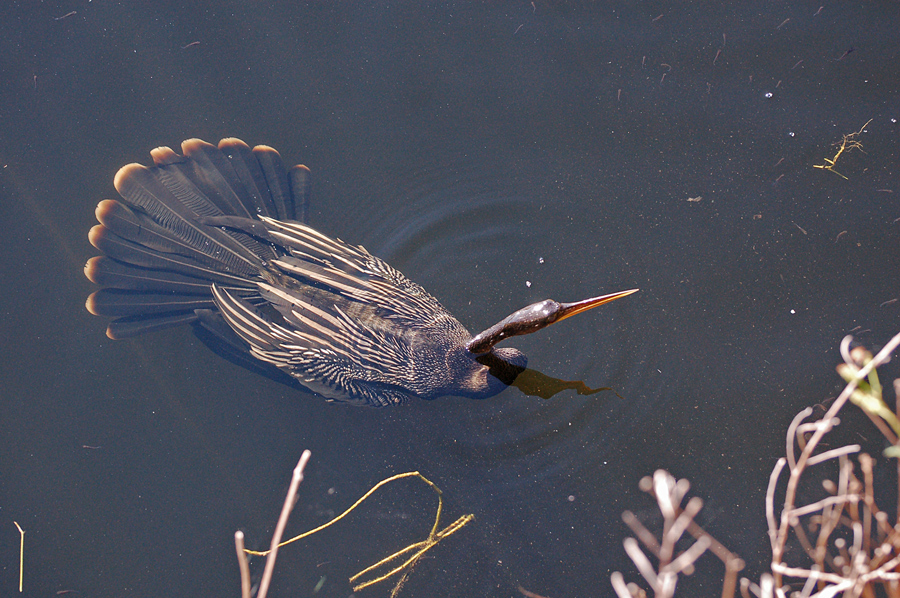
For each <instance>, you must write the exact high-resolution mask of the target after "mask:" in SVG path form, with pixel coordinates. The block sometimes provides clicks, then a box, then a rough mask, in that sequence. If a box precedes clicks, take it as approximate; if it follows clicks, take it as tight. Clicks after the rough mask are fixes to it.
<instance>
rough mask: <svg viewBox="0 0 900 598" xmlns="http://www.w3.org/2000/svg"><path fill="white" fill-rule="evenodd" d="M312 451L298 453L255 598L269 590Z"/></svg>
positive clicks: (261, 597) (259, 597) (262, 595)
mask: <svg viewBox="0 0 900 598" xmlns="http://www.w3.org/2000/svg"><path fill="white" fill-rule="evenodd" d="M311 454H312V453H310V452H309V450H308V449H307V450H305V451H303V454H302V455H300V461H298V462H297V467H295V468H294V474H293V476H291V485H290V488H288V493H287V496H286V497H285V499H284V506H283V507H282V508H281V515H280V516H279V517H278V524H277V525H276V526H275V534H274V535H273V536H272V547H271V548H270V549H269V556H268V558H266V568H265V569H264V570H263V576H262V581H260V583H259V592H258V593H257V598H266V594H267V593H268V592H269V584H270V583H271V581H272V572H273V571H274V570H275V557H276V555H277V554H278V543H279V542H281V536H282V535H283V534H284V528H285V526H287V520H288V517H290V515H291V510H292V509H293V508H294V500H295V499H296V498H297V488H298V487H299V486H300V482H302V481H303V469H304V468H305V467H306V462H307V461H309V457H310V455H311Z"/></svg>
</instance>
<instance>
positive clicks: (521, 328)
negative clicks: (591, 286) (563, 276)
mask: <svg viewBox="0 0 900 598" xmlns="http://www.w3.org/2000/svg"><path fill="white" fill-rule="evenodd" d="M636 292H638V289H629V290H627V291H619V292H618V293H611V294H609V295H601V296H600V297H593V298H591V299H585V300H584V301H576V302H575V303H558V302H556V301H554V300H553V299H545V300H543V301H538V302H537V303H532V304H531V305H529V306H528V307H523V308H522V309H520V310H518V311H516V312H513V313H512V314H510V315H508V316H506V317H505V318H503V319H502V320H500V321H499V322H497V323H496V324H494V325H493V326H491V327H490V328H488V329H487V330H484V331H483V332H479V333H478V334H476V335H475V336H473V337H472V338H471V339H470V340H469V342H467V343H466V349H467V350H468V351H469V352H470V353H474V354H475V355H488V354H490V353H491V348H492V347H493V346H494V345H496V344H497V343H499V342H500V341H502V340H503V339H505V338H509V337H510V336H518V335H520V334H530V333H532V332H536V331H538V330H540V329H541V328H546V327H547V326H549V325H550V324H553V323H554V322H559V321H561V320H565V319H566V318H569V317H571V316H574V315H575V314H580V313H582V312H585V311H587V310H589V309H593V308H595V307H598V306H600V305H603V304H604V303H609V302H610V301H615V300H616V299H621V298H622V297H627V296H628V295H631V294H632V293H636Z"/></svg>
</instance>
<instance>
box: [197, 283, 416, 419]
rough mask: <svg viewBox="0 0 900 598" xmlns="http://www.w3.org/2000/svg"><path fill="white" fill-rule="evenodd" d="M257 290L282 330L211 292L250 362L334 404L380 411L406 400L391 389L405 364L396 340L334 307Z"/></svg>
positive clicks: (243, 303)
mask: <svg viewBox="0 0 900 598" xmlns="http://www.w3.org/2000/svg"><path fill="white" fill-rule="evenodd" d="M259 288H260V294H262V296H263V297H264V298H265V299H266V300H268V301H269V302H271V303H272V304H273V305H276V306H279V311H280V312H281V315H282V316H283V317H284V318H285V321H286V324H287V325H286V326H282V325H281V324H279V323H276V322H273V321H271V320H269V319H268V318H266V317H265V316H263V315H262V314H261V313H260V312H259V311H258V310H257V309H256V308H255V307H254V306H253V305H251V304H250V303H248V302H247V301H245V300H243V299H241V298H239V297H237V296H235V295H233V294H231V293H229V292H228V291H227V290H225V289H223V288H221V287H219V286H218V285H213V287H212V292H213V299H214V300H215V302H216V306H217V307H218V308H219V310H220V311H221V313H222V315H223V317H224V318H225V320H226V322H228V325H229V326H231V328H232V329H233V330H234V331H235V332H236V333H237V334H238V336H240V337H241V338H242V339H243V340H244V341H245V342H247V343H248V344H249V345H250V353H251V354H252V355H253V356H254V357H256V358H257V359H259V360H261V361H263V362H266V363H269V364H272V365H274V366H276V367H278V368H280V369H281V370H282V371H285V372H288V373H289V374H291V375H292V376H293V377H294V378H296V379H297V380H298V381H299V382H300V383H301V384H303V385H304V386H306V387H307V388H309V389H310V390H311V391H313V392H316V393H318V394H320V395H322V396H324V397H327V398H329V399H333V400H336V401H341V402H347V403H356V404H367V405H372V406H376V407H381V406H386V405H392V404H397V403H402V402H406V401H407V400H409V398H410V395H409V394H408V393H407V392H405V391H404V390H403V389H401V388H400V387H398V386H396V385H394V384H392V383H391V382H392V381H397V380H398V379H402V378H403V374H404V372H406V371H407V369H408V368H407V366H408V363H409V359H410V356H409V354H408V348H407V347H405V346H404V345H403V344H401V343H399V342H398V341H397V339H396V338H395V337H393V336H391V335H388V334H384V333H381V332H379V331H378V330H373V329H371V328H369V327H367V326H365V324H363V323H361V322H359V321H358V320H356V319H354V318H351V317H349V316H348V315H347V314H346V313H344V312H343V311H342V310H341V309H340V307H338V306H337V305H332V306H323V305H316V304H314V302H312V301H306V300H305V299H304V297H303V296H301V295H297V294H291V293H288V292H286V291H285V290H283V289H280V288H277V287H274V286H271V285H268V284H265V283H260V284H259Z"/></svg>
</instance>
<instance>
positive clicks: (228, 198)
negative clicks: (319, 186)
mask: <svg viewBox="0 0 900 598" xmlns="http://www.w3.org/2000/svg"><path fill="white" fill-rule="evenodd" d="M182 151H183V153H184V155H183V156H181V155H178V154H176V153H175V152H173V151H172V150H171V149H169V148H157V149H156V150H153V152H151V156H152V157H153V160H154V163H155V164H154V166H152V167H149V168H147V167H144V166H140V165H138V164H130V165H128V166H125V167H124V168H122V169H121V170H120V171H119V173H118V174H117V175H116V179H115V186H116V189H117V190H118V191H119V194H120V195H121V196H122V201H115V200H105V201H102V202H100V204H99V205H98V206H97V211H96V213H97V219H98V221H99V222H100V224H99V225H97V226H95V227H94V228H93V229H91V232H90V235H89V238H90V241H91V243H92V244H93V245H94V246H95V247H96V248H97V249H99V250H100V252H101V253H103V254H104V255H103V256H99V257H95V258H92V259H91V260H89V261H88V263H87V266H86V267H85V273H86V275H87V277H88V278H89V279H90V280H91V281H93V282H95V283H97V284H99V285H101V286H102V287H103V288H102V289H101V290H99V291H97V292H95V293H94V294H92V295H91V296H90V297H89V298H88V301H87V308H88V310H89V311H90V312H91V313H94V314H97V315H105V316H112V317H115V318H116V319H115V320H114V321H113V322H111V323H110V325H109V328H108V330H107V335H108V336H109V337H110V338H126V337H129V336H134V335H137V334H141V333H144V332H148V331H151V330H158V329H162V328H167V327H170V326H175V325H181V324H192V325H193V326H194V328H195V331H196V332H197V333H198V336H200V338H201V339H203V340H204V341H205V342H206V343H207V344H209V345H210V346H212V347H213V348H215V349H216V350H217V351H218V352H220V353H221V354H223V355H224V356H226V357H228V358H230V359H232V360H233V361H236V362H238V363H240V364H241V365H244V366H245V367H248V368H250V369H253V370H256V371H258V372H260V373H262V374H265V375H268V376H270V377H273V378H275V379H279V380H281V381H282V382H287V383H291V384H293V385H295V386H296V385H298V384H299V385H301V386H303V387H305V388H307V389H309V390H311V391H313V392H315V393H317V394H319V395H322V396H324V397H326V398H327V399H330V400H336V401H341V402H348V403H356V404H363V405H372V406H383V405H390V404H396V403H401V402H404V401H406V400H409V399H411V398H413V397H418V398H423V399H433V398H437V397H439V396H444V395H458V396H467V397H471V398H486V397H489V396H492V395H494V394H497V393H498V392H500V391H501V390H503V389H504V388H506V386H507V385H509V384H511V383H512V381H513V380H514V379H515V377H516V375H518V373H519V372H521V371H522V370H523V369H524V367H525V361H526V360H525V356H524V355H523V354H522V353H520V352H519V351H517V350H516V349H510V348H496V347H494V346H493V345H494V344H495V343H496V342H499V341H500V340H502V339H503V338H505V337H507V336H512V335H515V334H524V333H527V332H531V331H533V330H536V329H538V328H541V327H543V326H546V325H548V324H550V323H552V322H553V321H557V320H558V319H562V318H563V317H568V315H571V314H572V313H578V312H580V311H583V310H584V309H589V308H590V307H593V306H594V305H593V304H592V305H590V306H587V307H584V306H583V304H585V303H586V302H581V303H579V304H555V302H550V303H553V304H554V305H556V306H557V307H560V306H562V309H567V310H568V311H567V312H565V313H563V312H559V313H560V314H563V315H559V314H556V313H554V314H553V315H551V316H547V315H546V314H543V315H541V314H539V319H540V318H544V320H545V323H543V324H541V323H540V322H539V323H538V324H537V325H536V326H535V324H534V323H533V322H531V321H529V322H525V319H523V318H521V317H519V318H518V319H516V318H515V316H516V314H519V313H520V312H525V311H526V310H528V309H529V308H525V309H524V310H520V311H519V312H516V314H513V315H512V316H509V318H507V319H506V320H504V321H503V322H501V323H500V324H498V325H496V326H494V327H492V328H491V329H488V330H486V331H485V332H484V333H481V334H480V335H477V336H476V337H473V336H472V335H470V334H469V332H468V331H467V330H466V329H465V327H463V325H462V324H460V323H459V321H457V320H456V319H455V318H454V317H453V316H452V315H451V314H450V313H449V312H448V311H447V310H446V309H444V307H443V306H442V305H441V304H440V303H439V302H438V301H437V300H436V299H435V298H434V297H432V296H431V295H430V294H428V293H427V292H426V291H425V290H424V289H423V288H422V287H421V286H419V285H417V284H416V283H414V282H412V281H410V280H409V279H407V278H406V277H405V276H404V275H403V274H401V273H400V272H399V271H397V270H395V269H394V268H392V267H391V266H390V265H388V264H387V263H386V262H384V261H383V260H381V259H379V258H378V257H375V256H373V255H371V254H370V253H369V252H368V251H366V250H365V249H364V248H363V247H361V246H352V245H349V244H347V243H344V242H343V241H340V240H339V239H333V238H331V237H328V236H326V235H323V234H322V233H320V232H318V231H316V230H315V229H313V228H311V227H309V226H307V225H306V224H304V223H303V222H301V220H305V212H306V209H307V204H308V193H309V179H308V175H309V171H308V169H306V167H304V166H295V167H294V168H292V169H290V170H287V169H286V168H285V167H284V164H283V162H282V161H281V158H280V156H279V155H278V153H277V152H275V150H273V149H271V148H269V147H265V146H258V147H256V148H254V149H252V150H251V149H250V148H249V147H248V146H247V145H246V144H244V143H243V142H242V141H240V140H237V139H223V140H222V141H221V142H220V143H219V146H218V147H216V146H213V145H210V144H208V143H205V142H203V141H200V140H197V139H191V140H188V141H185V142H184V143H183V144H182ZM629 293H630V291H626V292H624V293H617V294H614V295H609V296H605V297H601V298H597V299H596V300H589V301H593V302H594V304H596V305H599V304H602V303H605V302H608V301H611V300H613V299H615V298H618V297H621V296H624V295H625V294H629ZM543 303H547V302H542V304H543ZM542 304H540V305H542ZM537 305H539V304H535V306H537ZM578 306H581V307H578ZM530 307H534V306H530ZM543 309H547V308H543ZM532 311H535V310H532ZM537 311H540V310H537ZM529 317H530V318H531V319H534V318H533V314H532V315H530V316H529ZM510 319H513V320H512V321H511V322H509V323H506V324H504V322H507V320H510ZM547 320H548V321H547ZM498 327H499V328H498ZM495 328H497V329H498V330H496V331H493V332H492V330H494V329H495ZM501 329H502V330H501ZM485 337H487V338H485Z"/></svg>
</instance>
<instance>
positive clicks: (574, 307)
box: [556, 289, 640, 322]
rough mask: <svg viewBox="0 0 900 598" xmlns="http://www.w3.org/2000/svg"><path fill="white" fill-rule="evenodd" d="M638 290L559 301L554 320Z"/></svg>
mask: <svg viewBox="0 0 900 598" xmlns="http://www.w3.org/2000/svg"><path fill="white" fill-rule="evenodd" d="M639 290H640V289H629V290H627V291H619V292H618V293H610V294H609V295H601V296H600V297H594V298H592V299H585V300H584V301H576V302H575V303H560V304H559V306H560V309H559V317H557V318H556V321H557V322H560V321H562V320H565V319H566V318H569V317H572V316H574V315H577V314H580V313H582V312H585V311H587V310H589V309H594V308H595V307H598V306H600V305H603V304H605V303H609V302H610V301H615V300H616V299H621V298H622V297H627V296H628V295H631V294H632V293H637V292H638V291H639Z"/></svg>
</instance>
